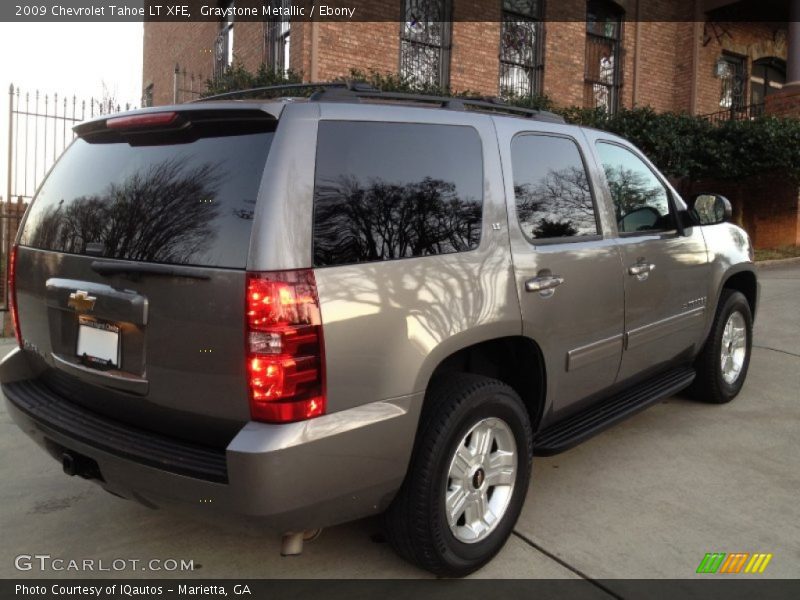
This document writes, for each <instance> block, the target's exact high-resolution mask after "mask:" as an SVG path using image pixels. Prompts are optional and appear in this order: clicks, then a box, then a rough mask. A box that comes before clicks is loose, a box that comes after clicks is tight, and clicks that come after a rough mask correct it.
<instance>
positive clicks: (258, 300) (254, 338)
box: [246, 269, 325, 423]
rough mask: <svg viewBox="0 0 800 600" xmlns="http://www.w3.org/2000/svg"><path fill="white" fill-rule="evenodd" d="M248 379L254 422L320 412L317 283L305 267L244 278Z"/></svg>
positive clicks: (297, 418) (321, 377)
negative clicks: (245, 281) (245, 283)
mask: <svg viewBox="0 0 800 600" xmlns="http://www.w3.org/2000/svg"><path fill="white" fill-rule="evenodd" d="M246 308H247V376H248V383H249V386H250V414H251V416H252V417H253V419H255V420H256V421H266V422H269V423H288V422H291V421H302V420H304V419H310V418H312V417H318V416H319V415H322V414H324V413H325V373H324V371H325V365H324V354H323V342H322V318H321V316H320V308H319V297H318V296H317V285H316V282H315V281H314V272H313V271H312V270H310V269H303V270H297V271H276V272H266V273H263V272H262V273H248V274H247V306H246Z"/></svg>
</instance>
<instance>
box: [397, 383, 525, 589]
mask: <svg viewBox="0 0 800 600" xmlns="http://www.w3.org/2000/svg"><path fill="white" fill-rule="evenodd" d="M425 404H426V409H425V410H424V411H423V415H422V419H421V425H420V430H419V433H418V436H417V443H416V447H415V450H414V456H413V457H412V461H411V465H410V467H409V471H408V475H407V476H406V480H405V482H404V483H403V487H402V488H401V490H400V492H399V493H398V495H397V497H396V498H395V500H394V502H393V503H392V505H391V506H390V508H389V510H388V511H387V512H386V529H387V536H388V538H389V541H390V542H391V544H392V546H393V547H394V548H395V550H397V552H398V553H399V554H400V555H401V556H403V557H404V558H406V559H407V560H409V561H411V562H413V563H415V564H417V565H419V566H420V567H422V568H424V569H427V570H429V571H431V572H433V573H436V574H437V575H444V576H451V577H453V576H455V577H460V576H463V575H467V574H469V573H471V572H472V571H474V570H476V569H478V568H480V567H481V566H482V565H484V564H485V563H486V562H488V561H489V560H490V559H491V558H492V557H493V556H494V555H495V554H496V553H497V552H498V551H499V550H500V549H501V548H502V547H503V544H504V543H505V541H506V540H507V539H508V536H509V535H510V534H511V531H512V529H513V527H514V524H515V523H516V520H517V517H518V516H519V513H520V510H521V509H522V504H523V502H524V500H525V494H526V492H527V488H528V482H529V479H530V470H531V457H532V453H533V450H532V448H533V442H532V440H533V434H532V432H531V426H530V421H529V418H528V413H527V411H526V409H525V406H524V404H523V403H522V400H521V399H520V398H519V396H518V395H517V393H516V392H515V391H514V390H513V389H511V388H510V387H508V386H507V385H505V384H504V383H502V382H500V381H497V380H494V379H490V378H487V377H482V376H477V375H470V374H455V375H449V376H447V377H445V378H441V379H440V380H439V381H437V382H436V383H435V384H434V385H433V386H432V387H431V390H430V391H429V393H428V396H427V398H426V401H425Z"/></svg>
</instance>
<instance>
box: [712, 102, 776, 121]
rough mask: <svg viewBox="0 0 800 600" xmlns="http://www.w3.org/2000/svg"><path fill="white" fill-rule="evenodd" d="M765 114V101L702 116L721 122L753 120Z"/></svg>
mask: <svg viewBox="0 0 800 600" xmlns="http://www.w3.org/2000/svg"><path fill="white" fill-rule="evenodd" d="M763 116H764V103H763V102H761V103H760V104H748V105H747V106H737V107H735V108H726V109H725V110H720V111H718V112H713V113H709V114H707V115H702V118H704V119H706V120H707V121H710V122H711V123H715V124H716V123H721V122H723V121H752V120H754V119H757V118H759V117H763Z"/></svg>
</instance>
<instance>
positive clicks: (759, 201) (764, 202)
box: [680, 173, 800, 248]
mask: <svg viewBox="0 0 800 600" xmlns="http://www.w3.org/2000/svg"><path fill="white" fill-rule="evenodd" d="M680 189H681V193H682V194H683V195H684V196H685V197H687V198H688V197H689V196H690V195H691V194H693V193H702V192H711V193H717V194H722V195H723V196H725V197H727V198H728V200H730V201H731V204H732V206H733V221H734V222H735V223H736V224H738V225H740V226H741V227H743V228H744V229H745V231H747V233H748V234H749V235H750V238H751V239H752V240H753V245H754V246H755V247H756V248H778V247H781V246H793V245H798V244H800V188H798V186H797V184H793V183H791V182H790V181H788V180H787V179H786V178H785V177H782V176H781V174H780V173H765V174H763V175H760V176H758V177H751V178H748V179H746V180H744V181H720V180H715V179H706V180H701V181H694V182H690V183H684V184H683V185H682V186H681V188H680Z"/></svg>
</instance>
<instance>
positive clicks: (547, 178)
mask: <svg viewBox="0 0 800 600" xmlns="http://www.w3.org/2000/svg"><path fill="white" fill-rule="evenodd" d="M511 153H512V162H513V173H514V196H515V198H516V205H517V218H518V219H519V222H520V225H521V226H522V230H523V232H524V233H525V235H526V236H527V237H528V238H531V239H545V238H562V237H573V236H586V235H596V234H597V233H598V230H597V219H596V216H595V210H594V203H593V201H592V192H591V188H590V186H589V180H588V178H587V176H586V169H585V168H584V166H583V161H582V160H581V156H580V153H579V151H578V147H577V146H576V145H575V142H573V141H572V140H569V139H567V138H561V137H554V136H546V135H523V136H520V137H517V138H516V139H515V140H514V141H513V143H512V147H511Z"/></svg>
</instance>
